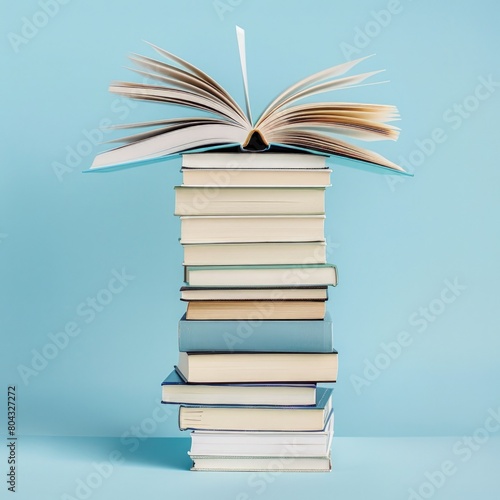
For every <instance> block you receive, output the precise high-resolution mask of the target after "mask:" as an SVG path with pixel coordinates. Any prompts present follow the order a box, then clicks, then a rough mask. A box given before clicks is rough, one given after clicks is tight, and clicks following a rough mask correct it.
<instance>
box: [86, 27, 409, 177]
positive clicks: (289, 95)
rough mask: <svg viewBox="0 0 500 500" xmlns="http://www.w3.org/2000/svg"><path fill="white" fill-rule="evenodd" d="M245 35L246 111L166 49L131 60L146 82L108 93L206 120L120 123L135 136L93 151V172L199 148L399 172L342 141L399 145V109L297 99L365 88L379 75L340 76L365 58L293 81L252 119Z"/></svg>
mask: <svg viewBox="0 0 500 500" xmlns="http://www.w3.org/2000/svg"><path fill="white" fill-rule="evenodd" d="M244 36H245V35H244V31H243V30H242V29H241V28H237V39H238V46H239V55H240V63H241V71H242V76H243V90H244V95H245V111H244V110H243V109H242V108H241V107H240V106H239V105H238V104H237V103H236V101H235V100H234V99H233V98H232V97H231V95H230V94H229V93H228V92H227V91H226V90H224V88H223V87H222V86H221V85H220V84H219V83H217V82H216V81H215V80H214V79H213V78H212V77H210V76H209V75H207V74H206V73H204V72H203V71H202V70H200V69H199V68H197V67H195V66H193V65H192V64H190V63H188V62H187V61H185V60H183V59H181V58H180V57H178V56H175V55H174V54H171V53H170V52H167V51H166V50H163V49H161V48H159V47H157V46H154V45H151V46H152V48H153V50H155V51H156V52H157V53H158V54H159V55H160V56H161V57H162V59H163V60H162V61H159V60H155V59H152V58H149V57H144V56H140V55H133V56H131V58H130V59H131V60H132V62H133V63H134V64H135V65H136V69H135V70H134V71H136V72H137V73H139V74H140V75H142V76H143V77H146V79H147V80H148V82H147V83H145V82H141V83H134V82H114V83H112V84H111V86H110V88H109V90H110V91H111V92H113V93H115V94H118V95H120V96H124V97H128V98H131V99H139V100H142V101H147V102H158V103H161V104H165V103H167V104H173V105H180V106H184V107H187V108H191V109H196V110H199V111H202V112H203V113H204V115H203V116H193V117H188V118H170V119H164V120H158V121H151V122H142V123H135V124H131V125H128V124H126V125H120V126H118V127H116V128H120V129H129V128H136V129H139V132H136V133H134V134H132V135H127V136H126V137H123V138H121V139H118V140H115V141H113V142H122V143H123V145H121V146H119V147H117V148H115V149H111V150H109V151H106V152H103V153H100V154H98V155H97V156H96V158H95V159H94V162H93V163H92V166H91V171H96V170H97V171H99V170H101V171H102V170H103V169H108V170H109V169H116V168H126V167H129V166H135V165H140V164H144V163H149V162H152V161H158V160H160V159H162V158H164V157H166V156H168V155H172V154H178V153H180V152H184V151H190V150H191V151H192V150H194V149H197V148H198V149H199V148H202V149H203V148H205V149H207V148H213V147H219V148H220V147H221V146H224V145H229V146H235V145H236V146H239V147H241V148H242V149H243V150H246V151H266V150H268V149H269V148H270V147H273V146H278V147H280V148H282V149H283V148H285V149H286V148H288V149H289V150H297V149H299V150H306V151H311V152H316V153H322V154H324V153H326V154H328V155H331V154H334V155H339V156H343V157H347V158H352V159H355V160H358V161H364V162H369V163H373V164H375V165H380V166H383V167H386V168H388V169H391V170H395V171H403V172H404V170H403V169H402V168H401V167H400V166H398V165H396V164H395V163H393V162H391V161H390V160H388V159H386V158H384V157H383V156H381V155H379V154H377V153H374V152H372V151H370V150H367V149H364V148H361V147H359V146H357V145H355V144H353V143H352V142H350V141H349V142H347V141H344V140H342V139H340V138H339V136H344V137H346V138H348V139H350V138H352V139H355V140H366V141H374V140H383V139H389V140H396V139H397V137H398V135H399V129H398V128H397V127H395V126H393V125H391V124H390V122H391V121H394V120H397V119H398V117H399V114H398V110H397V108H396V107H394V106H391V105H377V104H361V103H346V102H306V103H303V102H299V101H302V100H303V99H305V98H309V97H312V96H315V95H318V94H322V93H324V92H328V91H334V90H339V89H346V88H347V89H350V88H353V87H358V86H360V85H363V82H364V81H365V80H366V79H368V78H370V77H372V76H374V75H376V74H377V73H379V72H378V71H371V72H367V73H362V74H358V75H352V76H345V74H346V73H347V72H348V71H349V70H351V69H352V68H354V67H355V66H356V65H357V64H359V63H360V62H362V61H363V60H365V59H366V57H363V58H360V59H357V60H354V61H348V62H344V63H342V64H339V65H337V66H333V67H331V68H328V69H325V70H323V71H320V72H318V73H315V74H313V75H311V76H308V77H307V78H304V79H302V80H300V81H298V82H297V83H295V84H294V85H291V86H290V87H288V88H287V89H285V90H284V91H283V92H282V93H280V94H279V95H278V96H277V97H276V98H275V99H273V100H272V101H271V102H270V103H269V105H268V106H267V107H266V108H265V109H264V111H263V112H262V113H261V115H260V116H259V118H258V119H256V120H254V119H253V118H252V114H251V110H250V100H249V94H248V81H247V70H246V56H245V40H244Z"/></svg>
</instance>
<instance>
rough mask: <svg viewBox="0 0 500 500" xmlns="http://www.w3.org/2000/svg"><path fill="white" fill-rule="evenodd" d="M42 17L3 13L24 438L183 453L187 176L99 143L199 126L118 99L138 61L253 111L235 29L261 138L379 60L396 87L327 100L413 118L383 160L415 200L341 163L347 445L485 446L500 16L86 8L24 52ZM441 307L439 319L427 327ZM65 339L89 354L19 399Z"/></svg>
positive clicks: (361, 4)
mask: <svg viewBox="0 0 500 500" xmlns="http://www.w3.org/2000/svg"><path fill="white" fill-rule="evenodd" d="M49 3H50V2H49ZM42 4H43V2H41V3H37V2H35V1H31V0H29V1H28V0H25V1H23V2H18V3H14V4H12V3H9V4H8V12H7V3H6V2H4V3H3V6H4V13H3V16H2V17H1V21H0V23H1V32H2V35H3V37H2V43H1V53H2V61H3V62H4V64H3V67H4V71H3V75H4V77H3V78H2V79H1V80H0V92H1V94H0V95H1V96H2V116H3V119H2V120H1V124H0V127H1V136H2V142H1V160H2V168H1V171H0V177H1V179H0V190H1V194H0V256H1V260H0V270H1V282H0V283H1V284H0V293H1V296H0V317H1V318H2V339H3V342H2V345H3V348H2V354H1V356H2V361H1V367H0V374H1V379H2V382H3V384H4V386H7V385H9V384H11V385H12V384H15V385H16V386H17V393H18V408H17V410H18V432H19V434H20V435H21V436H26V439H27V440H28V439H29V438H28V436H97V437H99V436H101V437H117V438H120V437H123V436H124V435H127V433H128V435H130V434H134V432H135V431H133V429H134V426H135V428H137V427H141V428H142V430H143V433H144V435H145V436H147V437H162V436H170V437H178V436H181V435H182V436H186V435H185V434H181V433H180V432H179V431H178V429H177V419H176V413H175V412H172V413H171V414H161V416H160V413H159V411H160V410H157V409H156V408H157V406H158V399H159V396H160V387H159V384H160V382H161V380H163V378H164V377H165V376H166V375H167V374H168V372H169V371H170V369H171V367H172V365H173V364H174V363H175V362H176V359H177V338H176V335H177V333H176V331H177V321H178V319H179V317H180V316H181V314H182V312H183V304H182V303H180V301H179V294H178V289H179V286H180V285H181V281H182V272H181V263H182V252H181V247H180V245H179V243H178V236H179V223H178V221H177V220H176V218H175V217H174V216H173V203H174V191H173V186H174V185H175V184H179V183H180V182H181V175H180V172H179V169H180V159H174V160H169V161H166V162H161V163H158V164H155V165H151V166H147V167H143V168H137V169H131V170H128V171H124V172H118V173H111V174H102V175H83V174H82V173H81V171H82V170H85V169H86V168H88V167H89V165H90V163H91V161H92V159H93V157H94V156H95V154H96V153H97V152H98V151H101V150H103V147H102V146H98V145H93V144H91V142H90V141H89V137H90V138H91V139H92V140H94V142H97V140H95V139H96V138H97V139H99V138H100V137H99V135H103V138H104V139H106V140H107V139H109V138H110V137H111V136H110V135H108V134H106V135H104V134H101V133H99V132H96V129H97V128H98V127H99V125H100V124H101V123H102V122H103V121H104V122H107V121H111V122H113V123H114V124H122V123H130V122H135V121H141V120H146V119H157V118H161V117H166V116H176V115H183V114H185V113H183V111H182V110H179V109H175V108H172V107H162V106H155V105H148V104H142V103H141V104H136V103H134V102H131V103H128V102H126V101H124V100H121V99H119V98H117V97H116V96H113V95H111V94H109V93H108V92H107V87H108V85H109V83H110V82H111V81H112V80H115V79H125V80H127V79H135V80H137V79H138V78H139V77H136V76H134V75H133V74H132V73H131V72H130V71H128V70H127V69H126V66H130V64H129V63H128V62H127V59H126V56H127V54H129V53H131V52H136V53H141V54H144V55H148V56H153V57H154V53H153V51H152V50H151V49H150V48H149V47H148V46H147V45H146V44H144V43H143V40H147V41H151V42H152V43H155V44H157V45H159V46H161V47H163V48H165V49H166V50H169V51H171V52H173V53H174V54H176V55H179V56H180V57H182V58H184V59H186V60H188V61H190V62H191V63H193V64H195V65H197V66H199V67H201V68H202V69H203V70H205V71H206V72H208V73H209V74H210V75H211V76H213V77H214V78H215V79H216V80H217V81H219V82H220V83H222V85H223V86H224V87H225V88H226V89H227V90H228V91H229V92H230V93H231V94H232V95H234V96H235V97H236V98H237V100H238V101H239V102H240V103H241V104H243V93H242V85H241V75H240V71H239V61H238V55H237V45H236V37H235V33H234V27H235V25H236V24H238V25H240V26H242V27H243V28H244V29H245V30H246V43H247V64H248V71H249V85H250V100H251V103H252V109H253V114H254V116H255V115H258V113H259V111H260V110H262V109H263V108H264V107H265V106H266V104H267V103H268V102H269V101H270V100H271V99H272V98H273V97H274V96H275V95H276V94H277V93H278V92H280V91H281V90H283V89H284V88H285V87H286V86H288V85H290V84H292V83H294V82H295V81H297V80H299V79H301V78H303V77H305V76H308V75H309V74H312V73H314V72H316V71H319V70H321V69H324V68H326V67H329V66H332V65H334V64H338V63H340V62H343V61H345V60H346V59H352V58H356V57H360V56H365V55H369V54H372V53H376V57H373V58H371V59H370V60H368V61H366V62H364V63H363V65H362V67H361V70H362V71H370V70H375V69H381V68H385V69H386V70H387V71H386V73H384V74H383V75H381V76H380V78H379V80H384V79H388V80H390V83H388V84H385V85H379V86H374V87H366V88H361V89H355V90H351V91H342V92H341V93H336V94H332V95H331V98H332V99H336V100H346V101H349V100H352V101H360V102H377V103H388V104H395V105H397V106H398V108H399V109H400V112H401V116H402V121H401V122H400V126H401V128H402V133H401V137H400V139H399V141H398V142H396V143H372V144H368V147H370V146H372V147H373V149H375V150H376V151H378V152H380V153H382V154H384V155H386V156H388V157H390V158H391V159H393V160H394V161H396V162H403V163H405V164H408V163H409V164H410V170H411V171H412V172H414V174H415V176H414V177H413V178H410V177H392V176H386V175H380V173H376V172H375V171H374V170H373V169H371V170H370V169H362V168H358V166H356V165H355V164H353V163H352V162H351V163H350V162H347V161H337V160H335V159H333V160H332V161H331V165H332V168H333V169H334V175H333V178H332V183H333V185H332V188H331V189H329V190H328V191H327V225H326V234H327V238H328V241H329V245H330V246H329V248H330V250H331V253H330V257H329V260H330V261H331V262H333V263H335V264H336V265H337V266H338V269H339V274H340V284H339V286H338V287H337V288H336V289H334V290H332V291H331V293H330V302H329V308H330V311H331V314H332V317H333V320H334V324H335V344H336V347H337V349H338V351H339V352H340V373H339V382H338V384H337V386H336V389H335V411H336V414H335V415H336V426H335V432H336V436H339V437H345V438H354V437H373V438H383V437H384V438H388V437H403V436H406V437H422V436H431V437H432V436H434V437H437V436H462V435H470V434H473V433H474V432H475V431H476V430H477V429H478V428H479V427H480V426H481V425H482V424H483V422H484V420H485V418H486V416H487V415H488V411H490V409H497V408H498V406H499V405H500V396H499V393H498V380H499V379H500V364H499V363H498V351H499V348H500V336H499V335H498V319H497V317H498V314H497V309H498V302H499V293H498V282H499V279H500V271H499V265H498V255H499V230H498V219H499V215H500V213H499V209H500V196H499V193H498V186H499V185H500V171H499V169H498V157H499V153H500V148H499V141H498V132H499V128H498V125H497V122H496V120H497V118H498V114H499V111H500V87H499V83H498V82H500V72H499V70H498V64H497V62H498V54H497V50H498V46H499V44H500V35H499V32H498V29H497V25H498V17H499V13H500V11H499V7H498V3H497V2H493V1H483V2H481V4H480V8H479V7H478V4H477V3H473V2H454V3H444V2H440V3H437V2H430V1H424V0H421V1H418V2H417V1H411V0H401V1H399V2H398V1H396V0H393V1H383V0H382V1H381V0H370V1H368V0H365V1H358V2H356V3H355V4H354V3H352V2H340V1H326V0H325V1H319V0H315V1H311V2H307V3H306V2H301V1H298V0H289V1H286V2H285V1H277V0H275V1H264V0H252V1H250V0H241V1H238V0H232V1H231V2H230V1H229V0H221V1H219V2H217V1H211V0H196V1H195V0H184V1H182V2H181V1H159V0H143V1H141V2H134V1H129V0H127V1H124V0H121V1H118V0H107V1H106V2H98V1H97V0H92V1H85V2H83V1H76V0H74V1H68V2H67V3H66V4H64V5H60V4H58V5H59V7H58V8H57V9H58V12H55V11H54V12H53V13H52V16H51V17H50V18H49V19H48V22H47V23H46V25H44V26H42V27H40V28H36V27H35V29H34V30H33V29H32V31H31V32H30V33H29V36H30V37H31V38H28V37H27V36H26V30H28V31H29V29H28V28H27V27H26V22H27V21H26V20H25V18H26V19H27V20H28V22H29V21H30V20H31V21H32V22H33V21H35V20H37V22H38V23H39V24H43V20H44V18H43V14H42V15H41V16H42V17H40V12H43V10H42V7H41V5H42ZM51 5H53V4H51ZM389 8H390V9H392V10H393V13H392V14H390V16H389V15H388V14H387V12H388V9H389ZM381 11H384V12H383V13H380V12H381ZM377 13H378V14H377ZM37 15H38V16H39V17H38V18H36V16H37ZM34 16H35V18H36V19H34ZM46 20H47V16H46ZM23 26H24V36H25V39H24V41H20V38H16V37H19V36H23V32H22V30H23ZM484 81H490V82H494V83H493V84H491V83H490V84H489V90H488V87H484V85H483V84H482V83H481V82H484ZM478 86H480V88H479V89H478ZM476 92H479V94H478V97H480V99H478V98H476V97H474V95H475V93H476ZM322 97H324V96H322ZM457 106H460V107H461V109H462V110H463V111H459V108H457ZM460 113H462V114H460ZM433 137H434V138H436V137H437V138H438V139H439V142H436V141H435V140H434V139H433ZM75 150H76V151H78V152H79V153H78V154H79V157H77V158H74V157H73V158H72V159H71V158H69V160H71V161H72V163H71V164H70V163H68V155H69V154H70V151H75ZM422 151H424V152H422ZM73 156H74V155H73ZM64 165H66V168H64V167H63V166H64ZM123 270H125V273H126V274H127V275H128V276H130V277H133V279H132V278H130V280H129V281H128V282H127V286H126V287H125V288H124V289H123V291H121V292H120V293H116V294H113V295H112V300H111V302H110V303H109V304H108V305H106V306H105V307H103V310H102V311H99V312H98V313H96V314H95V315H94V316H93V317H92V316H91V315H90V313H87V314H84V313H83V311H84V310H86V309H87V308H86V306H85V305H83V306H82V303H83V304H85V302H86V301H87V299H88V298H92V297H96V296H97V295H98V294H101V295H100V296H101V297H104V296H107V297H109V294H108V295H106V293H107V292H102V290H103V289H105V288H106V287H107V286H108V283H109V281H110V279H111V278H112V277H113V272H114V271H118V272H122V271H123ZM446 280H449V282H452V283H453V282H456V283H459V284H460V285H461V286H462V289H461V290H460V291H459V295H457V296H456V299H455V300H454V301H453V303H450V304H444V303H443V302H442V301H441V299H440V297H441V292H442V290H443V289H444V288H446V287H447V286H448V285H447V284H446ZM103 294H104V295H103ZM428 307H431V310H434V311H435V314H434V315H433V316H432V318H433V319H432V320H431V319H424V320H423V319H422V318H425V316H423V314H424V313H423V312H422V309H421V308H428ZM436 311H437V312H436ZM68 322H70V323H71V322H74V323H76V325H73V326H75V327H76V328H78V329H79V330H78V331H80V333H79V334H78V335H77V336H75V337H71V338H70V340H69V342H68V344H67V345H66V346H65V347H64V348H63V349H59V350H58V351H57V352H56V353H55V354H54V353H53V352H50V353H49V354H50V355H52V354H54V356H53V359H50V360H48V362H47V364H46V366H42V367H41V369H37V370H36V371H35V372H31V374H30V375H29V376H28V375H26V372H25V376H24V378H23V377H22V376H21V374H20V372H21V371H22V370H23V366H24V367H28V368H33V367H32V366H31V365H32V360H33V357H34V356H35V357H36V353H37V352H42V351H43V349H44V348H45V349H47V347H46V346H47V344H48V343H50V342H51V340H50V338H49V335H55V334H57V333H58V332H61V331H62V330H64V328H65V327H66V325H67V324H68ZM403 331H405V332H407V333H408V335H409V336H410V337H411V339H412V343H411V344H410V345H408V346H407V347H404V348H402V349H401V353H400V354H399V355H398V356H397V358H396V359H394V360H390V361H389V363H388V365H387V366H386V367H385V368H384V369H381V370H379V371H380V372H379V373H375V375H373V372H372V376H371V378H370V375H369V374H368V375H367V372H366V367H367V366H368V365H369V364H370V363H374V364H377V363H379V362H380V361H381V360H382V359H385V360H387V357H385V358H384V356H383V355H381V353H383V352H384V347H383V345H384V344H385V345H386V346H387V345H388V344H390V343H391V342H393V341H394V340H395V339H396V338H397V337H398V335H399V334H400V332H403ZM45 352H48V351H45ZM40 366H41V365H39V368H40ZM35 373H36V374H35ZM356 377H358V378H356ZM361 378H362V379H363V380H364V381H365V382H364V384H363V385H362V386H360V385H359V380H360V379H361ZM356 381H357V382H356ZM0 399H1V403H0V405H1V406H0V411H1V412H2V414H5V413H6V408H5V407H6V401H5V399H6V398H0ZM0 432H2V433H4V432H5V429H4V428H2V429H1V430H0ZM383 442H386V441H383ZM121 446H124V443H123V442H122V444H121ZM125 446H126V444H125ZM76 449H77V450H78V449H79V448H78V445H76ZM82 449H83V448H82ZM381 453H383V451H382V452H381ZM408 453H409V454H411V453H412V452H411V451H410V449H409V450H408ZM84 455H85V454H84ZM444 458H446V456H444ZM444 458H443V459H444ZM34 460H35V459H34ZM39 460H41V458H40V457H39ZM338 460H339V461H341V460H342V456H341V455H340V454H339V455H338ZM440 460H441V459H439V458H437V459H436V463H438V462H440ZM485 460H488V459H487V458H486V459H485ZM34 463H36V460H35V462H34ZM431 466H432V464H429V465H428V467H429V468H430V467H431ZM424 468H425V466H424ZM422 470H424V469H422ZM27 474H28V473H27V472H26V473H25V475H27ZM360 474H361V476H362V474H363V473H360ZM171 477H173V478H174V479H172V480H174V481H175V478H176V477H177V476H176V475H175V474H174V475H173V476H171ZM200 477H202V478H203V477H206V476H205V475H201V476H200ZM219 477H220V479H219V481H221V480H222V477H221V476H219ZM416 477H417V479H415V482H418V476H416ZM25 481H27V477H25ZM210 481H212V483H211V484H215V483H213V481H214V480H213V479H210ZM280 481H281V480H280ZM415 484H416V483H415ZM410 486H411V483H409V484H408V487H410ZM66 490H67V491H69V489H68V488H67V489H66ZM66 490H64V491H66ZM111 491H112V488H111V489H110V490H109V492H111ZM325 491H326V490H325ZM443 491H444V489H443V490H440V492H439V493H440V494H443ZM405 492H406V488H403V489H402V493H401V492H399V493H398V494H399V495H400V496H401V495H405V494H406V493H405ZM101 493H102V492H101ZM275 493H276V490H275ZM267 494H269V495H271V494H272V491H271V492H267V493H265V494H264V495H263V496H260V497H262V498H263V497H264V496H266V495H267ZM258 495H260V493H259V494H258ZM234 497H235V496H234V495H233V496H232V497H231V498H234ZM396 497H397V496H395V498H396ZM228 498H230V497H228ZM353 498H354V497H353ZM386 498H388V497H386ZM391 498H392V497H391ZM439 498H441V497H439ZM442 498H448V497H447V496H443V497H442ZM454 498H457V497H456V496H455V497H454ZM483 498H487V496H486V495H485V496H483Z"/></svg>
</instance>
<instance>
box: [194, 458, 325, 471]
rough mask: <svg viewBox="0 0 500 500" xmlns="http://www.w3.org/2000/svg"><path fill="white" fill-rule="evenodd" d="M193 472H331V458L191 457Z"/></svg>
mask: <svg viewBox="0 0 500 500" xmlns="http://www.w3.org/2000/svg"><path fill="white" fill-rule="evenodd" d="M191 460H192V461H193V466H192V467H191V470H193V471H214V472H215V471H218V472H266V473H270V472H276V473H281V472H329V471H330V470H331V468H332V463H331V459H330V456H329V455H327V456H320V457H294V456H284V457H224V456H198V455H191Z"/></svg>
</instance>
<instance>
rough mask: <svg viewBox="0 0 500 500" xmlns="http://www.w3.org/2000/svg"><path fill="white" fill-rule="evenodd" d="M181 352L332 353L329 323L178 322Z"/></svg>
mask: <svg viewBox="0 0 500 500" xmlns="http://www.w3.org/2000/svg"><path fill="white" fill-rule="evenodd" d="M179 350H180V351H181V352H213V351H218V352H319V353H328V352H333V351H334V349H333V329H332V322H331V321H329V320H313V321H304V320H299V321H259V320H252V321H198V320H181V321H179Z"/></svg>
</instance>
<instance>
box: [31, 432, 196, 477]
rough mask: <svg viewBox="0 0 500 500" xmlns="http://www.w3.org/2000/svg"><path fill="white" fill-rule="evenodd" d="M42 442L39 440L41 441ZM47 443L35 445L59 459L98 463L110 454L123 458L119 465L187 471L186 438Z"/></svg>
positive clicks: (82, 439)
mask: <svg viewBox="0 0 500 500" xmlns="http://www.w3.org/2000/svg"><path fill="white" fill-rule="evenodd" d="M42 439H43V438H42ZM49 439H50V442H45V441H47V440H48V438H45V439H43V442H38V446H39V447H40V448H43V449H44V453H46V451H47V448H49V449H50V451H51V452H52V453H53V454H57V455H58V456H59V457H61V456H63V457H64V458H65V459H70V460H88V461H89V463H90V462H100V461H101V462H102V461H105V460H109V459H110V454H111V453H113V452H119V453H120V454H121V457H123V466H125V467H126V466H130V465H133V466H139V467H154V468H165V469H174V470H185V471H188V470H189V469H190V468H191V465H192V462H191V459H190V458H189V456H188V454H187V452H188V451H189V447H190V441H191V440H190V439H189V438H176V437H170V438H153V437H151V438H146V439H140V440H136V439H135V438H130V439H129V440H128V441H127V442H126V443H122V442H121V440H120V438H111V437H71V438H69V437H57V438H54V437H53V438H49Z"/></svg>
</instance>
